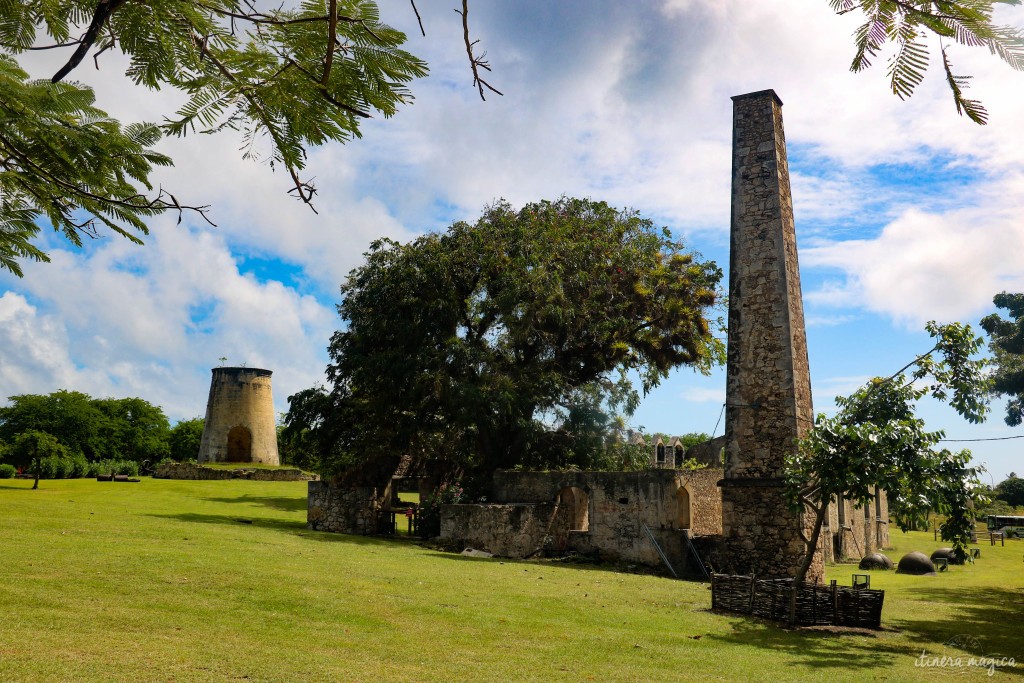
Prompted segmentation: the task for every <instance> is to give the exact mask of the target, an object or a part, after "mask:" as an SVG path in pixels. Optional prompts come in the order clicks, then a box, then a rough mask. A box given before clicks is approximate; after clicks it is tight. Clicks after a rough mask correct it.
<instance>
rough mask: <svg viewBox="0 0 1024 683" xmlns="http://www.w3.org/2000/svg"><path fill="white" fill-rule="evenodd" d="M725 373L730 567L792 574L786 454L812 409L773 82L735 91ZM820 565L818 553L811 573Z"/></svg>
mask: <svg viewBox="0 0 1024 683" xmlns="http://www.w3.org/2000/svg"><path fill="white" fill-rule="evenodd" d="M726 382H727V385H726V396H727V398H726V418H725V424H726V427H725V435H726V447H725V478H724V479H723V480H722V515H723V518H722V526H723V535H724V545H723V548H722V549H723V551H724V555H725V558H726V559H725V562H726V563H727V564H728V565H729V566H728V567H726V569H728V570H731V571H734V572H737V573H744V574H749V573H753V574H757V575H759V576H785V575H788V576H792V575H793V574H794V573H795V572H796V569H797V567H798V566H799V563H800V561H801V559H802V557H803V552H804V545H803V541H802V540H801V538H800V531H801V529H803V530H805V533H806V532H807V530H808V529H809V527H810V519H809V517H808V516H807V515H806V514H800V513H793V512H791V511H790V510H789V508H788V506H787V503H786V500H785V497H784V496H783V479H782V476H783V467H784V458H785V456H786V454H787V453H790V452H792V450H793V449H794V448H795V442H796V440H797V439H798V438H799V437H801V436H803V435H804V434H805V433H806V431H807V429H808V428H809V427H810V426H811V424H812V419H813V410H812V407H811V381H810V371H809V368H808V362H807V341H806V337H805V333H804V317H803V299H802V296H801V292H800V270H799V265H798V263H797V253H796V235H795V228H794V223H793V204H792V196H791V194H790V187H789V167H788V164H787V160H786V140H785V134H784V132H783V127H782V102H781V100H779V98H778V96H777V95H776V94H775V93H774V91H771V90H765V91H761V92H756V93H750V94H747V95H740V96H737V97H734V98H733V167H732V229H731V237H730V261H729V351H728V369H727V380H726ZM821 569H822V568H821V559H820V554H819V556H818V558H817V559H816V562H815V563H814V564H813V565H812V567H811V570H810V572H809V573H808V578H809V579H810V580H812V581H813V580H814V579H816V578H818V577H820V575H821Z"/></svg>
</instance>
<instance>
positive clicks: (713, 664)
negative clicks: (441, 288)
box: [0, 478, 1024, 683]
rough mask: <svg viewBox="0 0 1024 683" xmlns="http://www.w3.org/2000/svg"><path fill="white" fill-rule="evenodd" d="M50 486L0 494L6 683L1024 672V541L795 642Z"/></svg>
mask: <svg viewBox="0 0 1024 683" xmlns="http://www.w3.org/2000/svg"><path fill="white" fill-rule="evenodd" d="M31 484H32V482H31V481H4V482H0V514H2V518H0V519H2V522H0V610H2V612H0V613H2V614H3V618H2V619H0V680H25V681H30V680H32V681H53V680H72V681H78V680H86V681H89V680H118V681H171V680H174V681H193V680H211V681H221V680H238V679H248V680H268V681H304V680H305V681H371V680H380V681H453V680H464V681H477V680H483V681H504V680H516V681H518V680H537V681H541V680H544V681H546V680H552V679H555V680H569V681H576V680H595V681H608V680H612V681H647V680H657V681H679V680H701V681H704V680H706V681H759V680H770V681H806V680H815V681H857V682H858V683H861V682H863V681H866V680H892V681H906V680H921V681H924V680H952V679H957V680H963V678H964V677H968V678H971V677H973V678H976V679H978V680H980V679H982V678H985V673H984V672H983V671H981V670H979V669H974V670H965V669H952V668H946V669H935V668H932V669H923V668H919V667H915V665H914V664H915V659H916V658H917V657H919V655H920V654H921V652H922V651H925V652H927V653H930V654H934V655H941V654H944V653H945V654H961V655H963V654H964V651H963V650H962V649H956V648H954V647H952V646H947V645H945V643H947V642H948V641H950V639H952V638H954V637H955V636H962V635H969V636H971V637H973V638H974V639H976V642H977V645H976V647H978V648H981V650H982V652H980V653H977V654H986V655H1006V656H1013V657H1016V658H1018V659H1024V645H1022V638H1024V580H1022V570H1024V562H1022V554H1024V543H1022V542H1020V541H1007V544H1006V546H1005V547H999V546H996V547H990V546H988V545H983V546H982V557H981V559H980V561H979V562H978V563H977V564H975V565H970V566H966V567H953V568H951V569H950V571H949V572H947V573H943V574H941V575H939V576H935V577H910V576H900V575H896V574H893V573H891V572H890V573H883V572H874V573H873V574H872V587H873V588H882V589H885V590H886V603H885V609H884V611H883V626H884V627H885V628H884V630H882V631H879V632H857V633H848V632H847V633H830V632H821V631H812V630H799V631H787V630H785V629H783V628H780V627H779V626H778V625H775V624H768V623H764V622H760V621H755V620H749V619H744V618H740V617H738V616H730V615H719V614H714V613H711V612H709V611H708V606H709V604H710V593H709V591H708V589H707V586H706V584H700V583H695V582H680V581H674V580H671V579H667V578H662V577H658V576H650V575H636V574H621V573H616V572H613V571H610V570H608V569H606V568H602V567H580V566H573V565H566V564H562V563H554V562H545V563H529V562H513V561H507V560H506V561H502V560H498V559H494V560H488V559H474V558H465V557H461V556H458V555H452V554H446V553H440V552H436V551H434V550H430V549H428V548H424V547H421V546H419V545H416V544H414V543H412V542H409V541H408V540H405V541H388V540H382V539H374V538H361V537H351V536H341V535H333V534H325V533H319V532H312V531H308V530H306V529H305V526H304V524H305V508H306V503H305V491H306V484H305V483H304V482H252V481H237V480H233V481H208V482H203V481H173V480H152V479H148V478H144V479H143V481H142V483H138V484H120V483H100V482H96V481H92V480H65V481H44V482H42V489H41V490H39V491H30V490H28V489H29V487H30V486H31ZM405 497H406V495H404V494H403V498H405ZM893 543H894V545H895V546H896V548H897V549H896V550H894V551H892V552H890V553H889V554H890V556H891V557H892V558H893V559H894V560H897V559H899V557H900V556H901V555H902V554H903V553H904V552H907V551H910V550H922V551H924V552H931V550H933V549H934V548H936V547H938V546H939V545H941V543H937V542H934V541H933V540H932V537H931V534H925V533H915V534H909V535H903V534H900V533H899V532H894V534H893ZM856 571H857V570H856V567H855V566H854V565H839V566H836V567H830V568H829V570H828V573H829V577H830V578H837V579H839V581H840V582H841V583H843V584H849V582H850V575H851V574H852V573H854V572H856ZM961 640H962V639H961ZM999 677H1002V678H1004V679H1006V678H1011V677H1012V678H1014V679H1015V680H1022V677H1024V665H1018V666H1017V667H1015V668H1014V669H1004V670H1002V671H999V672H997V673H996V675H995V677H994V678H996V679H998V678H999Z"/></svg>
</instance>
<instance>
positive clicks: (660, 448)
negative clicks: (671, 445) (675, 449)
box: [658, 443, 665, 462]
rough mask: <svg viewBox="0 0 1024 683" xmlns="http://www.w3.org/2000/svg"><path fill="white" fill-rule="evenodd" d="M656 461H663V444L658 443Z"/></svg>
mask: <svg viewBox="0 0 1024 683" xmlns="http://www.w3.org/2000/svg"><path fill="white" fill-rule="evenodd" d="M658 462H665V444H663V443H659V444H658Z"/></svg>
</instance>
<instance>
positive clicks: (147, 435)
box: [93, 398, 170, 462]
mask: <svg viewBox="0 0 1024 683" xmlns="http://www.w3.org/2000/svg"><path fill="white" fill-rule="evenodd" d="M93 405H95V406H96V407H97V408H98V409H99V411H100V412H101V413H103V415H104V417H105V418H106V420H105V421H104V423H103V425H102V426H101V427H100V435H99V439H100V443H102V450H101V451H100V452H101V453H102V454H103V455H105V456H107V457H111V456H114V457H117V458H119V459H127V460H134V461H135V462H142V461H143V460H149V461H151V462H156V461H157V460H162V459H163V458H166V457H167V456H168V455H169V454H170V447H169V445H168V439H169V436H170V423H169V422H168V421H167V416H166V415H164V411H163V409H162V408H160V407H159V406H154V405H152V404H151V403H149V402H148V401H145V400H143V399H141V398H105V399H95V400H93Z"/></svg>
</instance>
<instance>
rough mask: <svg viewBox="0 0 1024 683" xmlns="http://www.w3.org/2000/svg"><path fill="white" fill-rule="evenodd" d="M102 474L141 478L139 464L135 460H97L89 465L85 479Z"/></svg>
mask: <svg viewBox="0 0 1024 683" xmlns="http://www.w3.org/2000/svg"><path fill="white" fill-rule="evenodd" d="M101 474H127V475H128V476H129V477H137V476H139V463H137V462H135V461H134V460H115V459H106V460H97V461H96V462H91V463H89V466H88V468H87V469H86V471H85V474H83V475H82V476H85V477H97V476H99V475H101Z"/></svg>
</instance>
